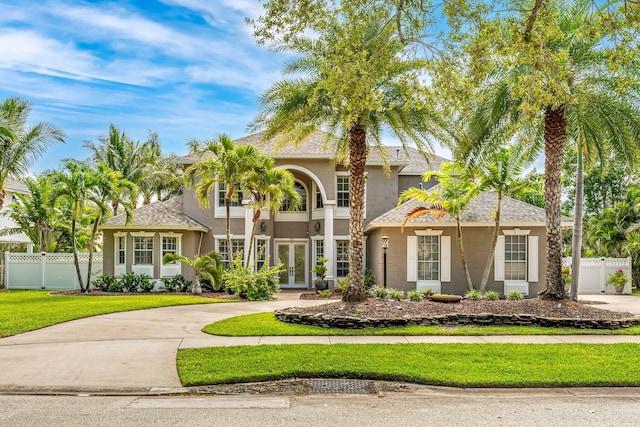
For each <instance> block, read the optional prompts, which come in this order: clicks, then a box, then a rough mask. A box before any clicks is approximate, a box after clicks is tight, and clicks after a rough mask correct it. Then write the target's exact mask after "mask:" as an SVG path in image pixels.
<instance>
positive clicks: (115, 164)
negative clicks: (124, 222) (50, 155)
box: [85, 123, 161, 215]
mask: <svg viewBox="0 0 640 427" xmlns="http://www.w3.org/2000/svg"><path fill="white" fill-rule="evenodd" d="M98 142H99V143H98V144H95V143H93V142H91V141H87V142H85V147H86V148H88V149H89V150H90V151H91V153H92V155H91V161H92V163H93V164H94V165H96V166H97V165H98V164H100V163H104V164H105V165H107V166H108V167H109V168H111V169H112V170H114V171H118V172H120V174H121V175H122V178H123V179H125V180H127V181H129V182H131V183H133V184H134V185H136V186H137V185H139V184H140V183H141V182H142V181H143V180H145V179H149V177H150V170H149V165H150V164H154V163H155V162H156V159H157V157H159V156H160V155H161V154H160V142H159V140H158V135H157V134H155V133H153V132H151V133H150V134H149V137H148V138H147V141H145V142H144V143H140V142H139V141H133V140H132V139H131V138H129V137H128V136H127V135H126V133H125V132H124V131H120V129H118V128H117V127H116V126H115V125H114V124H113V123H112V124H110V125H109V133H108V134H107V135H106V136H100V137H99V138H98ZM138 195H139V193H136V194H118V193H114V194H113V200H111V208H112V210H113V215H118V210H119V208H120V206H121V205H122V204H123V203H134V204H135V203H136V202H137V199H138ZM126 197H129V198H131V197H133V198H132V199H127V198H126Z"/></svg>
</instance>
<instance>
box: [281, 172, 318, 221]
mask: <svg viewBox="0 0 640 427" xmlns="http://www.w3.org/2000/svg"><path fill="white" fill-rule="evenodd" d="M295 182H296V183H298V184H300V185H301V186H302V189H303V190H304V192H305V201H306V206H305V210H304V211H291V212H290V211H279V212H276V215H275V220H276V221H309V194H310V193H309V188H308V187H307V186H306V185H305V183H304V182H302V181H300V180H299V179H296V180H295Z"/></svg>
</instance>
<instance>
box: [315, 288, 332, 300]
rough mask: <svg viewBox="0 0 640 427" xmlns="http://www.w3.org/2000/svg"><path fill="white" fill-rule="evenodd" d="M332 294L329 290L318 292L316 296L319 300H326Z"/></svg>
mask: <svg viewBox="0 0 640 427" xmlns="http://www.w3.org/2000/svg"><path fill="white" fill-rule="evenodd" d="M331 294H332V292H331V291H330V290H329V289H325V290H323V291H318V295H319V296H320V298H324V299H327V298H329V297H330V296H331Z"/></svg>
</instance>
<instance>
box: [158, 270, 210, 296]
mask: <svg viewBox="0 0 640 427" xmlns="http://www.w3.org/2000/svg"><path fill="white" fill-rule="evenodd" d="M160 280H162V283H164V286H163V287H162V289H164V290H165V291H167V292H187V289H188V288H189V286H191V281H190V280H187V279H186V278H185V277H184V276H183V275H182V274H176V275H175V276H173V277H163V278H162V279H160ZM202 287H203V288H204V284H203V285H202Z"/></svg>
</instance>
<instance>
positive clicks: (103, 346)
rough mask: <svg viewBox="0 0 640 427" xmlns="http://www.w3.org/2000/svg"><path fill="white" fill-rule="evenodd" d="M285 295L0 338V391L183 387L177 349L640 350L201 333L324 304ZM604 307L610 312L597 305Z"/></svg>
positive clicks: (638, 309) (497, 339)
mask: <svg viewBox="0 0 640 427" xmlns="http://www.w3.org/2000/svg"><path fill="white" fill-rule="evenodd" d="M298 298H299V293H281V294H278V299H277V300H275V301H267V302H252V303H246V302H244V303H229V304H206V305H190V306H178V307H165V308H157V309H151V310H141V311H130V312H124V313H114V314H107V315H102V316H96V317H90V318H86V319H79V320H74V321H71V322H67V323H62V324H59V325H55V326H51V327H48V328H44V329H40V330H37V331H32V332H27V333H24V334H21V335H16V336H13V337H8V338H3V339H0V363H1V368H0V391H2V390H4V391H9V390H21V389H35V388H38V389H46V388H52V389H65V390H88V389H91V390H132V391H140V390H149V389H154V388H155V389H157V388H175V387H180V386H181V384H180V380H179V378H178V373H177V371H176V364H175V360H176V354H177V351H178V349H180V348H198V347H214V346H230V345H262V344H300V343H317V344H335V343H356V344H364V343H393V344H395V343H421V342H429V343H453V342H460V343H536V344H547V343H567V342H580V343H617V342H635V343H640V336H597V335H592V336H549V335H543V336H478V337H471V336H460V337H453V336H451V337H447V336H444V337H438V336H436V337H427V336H423V337H416V336H386V337H372V336H355V337H336V336H334V337H329V336H318V337H218V336H211V335H208V334H205V333H203V332H201V329H202V328H203V327H204V326H205V325H208V324H210V323H213V322H216V321H218V320H221V319H224V318H227V317H232V316H238V315H241V314H250V313H259V312H266V311H273V310H275V309H277V308H284V307H290V306H293V305H297V306H301V305H314V304H319V303H322V302H323V301H310V300H300V299H298ZM585 299H589V300H594V301H595V300H598V301H606V302H608V303H609V304H608V305H607V306H608V307H611V308H615V309H617V310H623V311H630V312H634V313H638V314H640V298H636V297H629V296H615V295H595V296H593V298H592V296H588V297H585ZM597 306H599V307H601V308H603V307H605V305H604V304H603V305H601V306H600V305H597Z"/></svg>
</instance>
